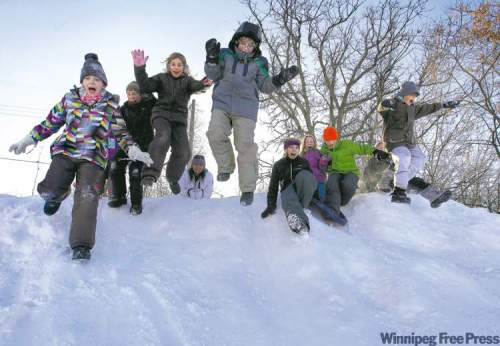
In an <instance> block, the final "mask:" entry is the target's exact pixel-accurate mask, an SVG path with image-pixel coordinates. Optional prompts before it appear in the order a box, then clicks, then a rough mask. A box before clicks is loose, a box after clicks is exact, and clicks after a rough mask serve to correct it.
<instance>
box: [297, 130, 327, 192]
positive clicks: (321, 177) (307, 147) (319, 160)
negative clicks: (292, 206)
mask: <svg viewBox="0 0 500 346" xmlns="http://www.w3.org/2000/svg"><path fill="white" fill-rule="evenodd" d="M301 147H302V148H301V151H300V156H302V157H303V158H305V159H306V160H307V161H309V165H310V166H311V169H312V172H313V175H314V178H315V179H316V181H317V182H318V187H317V189H316V193H315V197H316V198H318V199H319V200H320V201H324V199H325V194H326V187H325V181H326V168H327V167H328V163H329V162H330V159H331V158H330V157H329V156H327V155H321V153H320V152H319V149H318V148H317V147H318V144H317V142H316V138H315V137H314V136H313V135H310V134H308V135H305V136H304V138H303V139H302V145H301Z"/></svg>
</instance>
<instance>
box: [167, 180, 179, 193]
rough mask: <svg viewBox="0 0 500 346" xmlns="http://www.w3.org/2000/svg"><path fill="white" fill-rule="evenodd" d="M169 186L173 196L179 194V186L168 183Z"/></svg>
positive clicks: (176, 183)
mask: <svg viewBox="0 0 500 346" xmlns="http://www.w3.org/2000/svg"><path fill="white" fill-rule="evenodd" d="M169 185H170V191H172V193H173V194H174V195H178V194H179V193H181V187H180V186H179V183H178V182H175V183H169Z"/></svg>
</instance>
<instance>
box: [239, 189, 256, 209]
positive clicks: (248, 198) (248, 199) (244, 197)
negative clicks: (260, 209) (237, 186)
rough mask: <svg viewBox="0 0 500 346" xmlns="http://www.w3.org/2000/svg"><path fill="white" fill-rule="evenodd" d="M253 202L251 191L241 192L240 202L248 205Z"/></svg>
mask: <svg viewBox="0 0 500 346" xmlns="http://www.w3.org/2000/svg"><path fill="white" fill-rule="evenodd" d="M252 203H253V192H243V193H242V194H241V197H240V204H241V205H243V206H248V205H251V204H252Z"/></svg>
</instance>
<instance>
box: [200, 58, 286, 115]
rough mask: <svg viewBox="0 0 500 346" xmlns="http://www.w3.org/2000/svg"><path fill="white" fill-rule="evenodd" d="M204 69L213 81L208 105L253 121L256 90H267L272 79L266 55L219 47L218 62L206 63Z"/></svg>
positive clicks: (256, 106)
mask: <svg viewBox="0 0 500 346" xmlns="http://www.w3.org/2000/svg"><path fill="white" fill-rule="evenodd" d="M205 73H206V74H207V77H208V78H209V79H211V80H213V81H214V82H215V85H214V90H213V94H212V100H213V106H212V109H220V110H223V111H226V112H229V113H231V114H233V115H236V116H241V117H245V118H249V119H252V120H253V121H257V112H258V110H259V91H261V92H263V93H266V94H270V93H272V92H273V91H274V90H276V89H277V87H276V86H275V85H274V84H273V83H272V81H271V77H270V76H269V72H268V63H267V60H266V58H264V57H262V56H260V55H258V56H253V54H243V53H240V52H238V51H237V52H234V51H232V50H231V49H228V48H225V49H222V50H221V52H220V54H219V62H218V64H213V63H208V62H207V63H206V64H205Z"/></svg>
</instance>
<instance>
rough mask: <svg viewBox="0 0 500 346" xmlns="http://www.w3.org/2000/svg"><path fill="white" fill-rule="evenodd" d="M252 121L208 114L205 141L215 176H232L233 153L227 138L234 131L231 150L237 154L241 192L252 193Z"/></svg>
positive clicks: (214, 112) (216, 112) (254, 149)
mask: <svg viewBox="0 0 500 346" xmlns="http://www.w3.org/2000/svg"><path fill="white" fill-rule="evenodd" d="M255 125H256V123H255V121H253V120H252V119H248V118H244V117H240V116H236V115H234V114H230V113H228V112H225V111H222V110H220V109H213V110H212V117H211V118H210V123H209V125H208V131H207V138H208V143H209V144H210V148H211V149H212V154H213V155H214V157H215V161H216V162H217V168H218V172H219V173H233V172H234V170H235V168H236V167H235V163H234V152H233V147H232V145H231V140H230V139H229V136H230V135H231V130H233V129H234V146H235V148H236V151H238V173H239V185H240V190H241V192H253V191H255V187H256V184H257V176H258V170H259V167H258V159H257V150H258V146H257V144H256V143H254V132H255Z"/></svg>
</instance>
